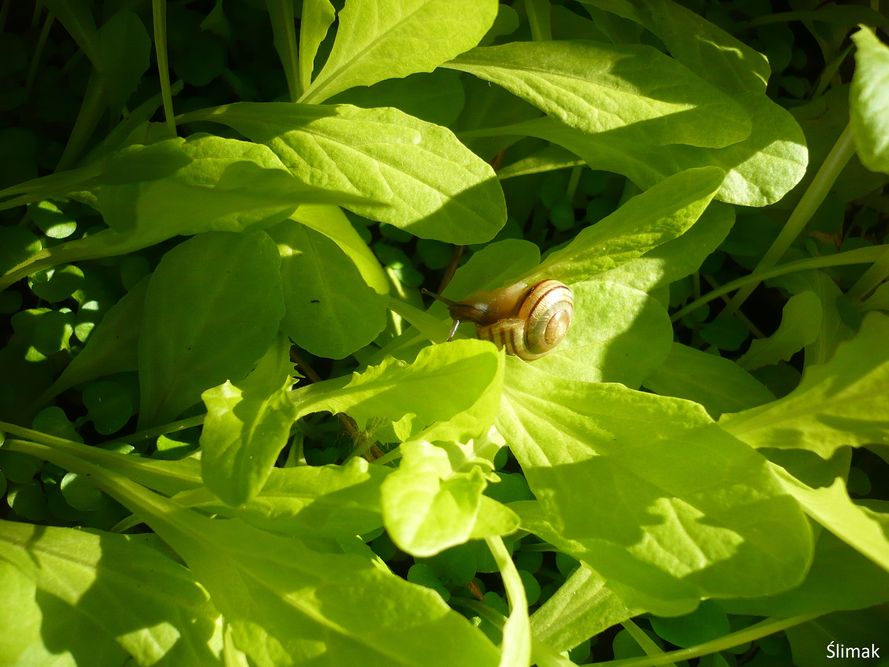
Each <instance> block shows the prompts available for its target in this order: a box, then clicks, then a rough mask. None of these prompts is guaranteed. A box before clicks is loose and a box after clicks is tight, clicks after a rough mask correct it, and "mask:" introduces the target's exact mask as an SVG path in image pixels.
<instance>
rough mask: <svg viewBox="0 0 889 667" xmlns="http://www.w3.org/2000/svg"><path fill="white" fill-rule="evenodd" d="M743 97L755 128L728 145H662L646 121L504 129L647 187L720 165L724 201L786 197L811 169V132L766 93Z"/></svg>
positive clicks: (757, 202)
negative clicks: (615, 127) (594, 130)
mask: <svg viewBox="0 0 889 667" xmlns="http://www.w3.org/2000/svg"><path fill="white" fill-rule="evenodd" d="M739 101H740V102H741V103H742V104H743V106H744V108H745V109H746V110H747V111H748V112H749V113H750V115H751V118H752V120H753V131H752V132H751V133H750V136H749V137H748V138H747V139H745V140H744V141H741V142H738V143H736V144H732V145H731V146H727V147H725V148H697V147H694V146H683V145H678V144H677V145H665V146H656V145H653V144H651V143H650V142H648V141H647V140H646V133H645V129H644V126H642V127H635V126H628V127H626V128H624V129H623V130H621V131H620V132H608V133H600V134H584V133H582V132H579V131H578V130H575V129H573V128H570V127H568V126H567V125H565V124H563V123H560V122H558V121H556V120H554V119H552V118H539V119H536V120H532V121H527V122H524V123H518V124H516V125H512V126H508V127H505V128H503V129H501V130H500V132H503V133H508V134H519V135H530V136H534V137H539V138H541V139H546V140H547V141H552V142H553V143H556V144H559V145H560V146H564V147H565V148H567V149H568V150H570V151H572V152H574V153H576V154H577V155H579V156H580V157H582V158H583V159H584V161H585V162H586V163H587V165H589V167H590V168H591V169H601V170H604V171H614V172H617V173H619V174H623V175H624V176H626V177H627V178H629V179H630V180H632V181H633V182H634V183H635V184H636V185H638V186H639V187H641V188H648V187H651V186H652V185H653V184H654V183H657V182H659V181H660V180H662V179H664V178H665V177H667V176H669V175H670V174H675V173H677V172H681V171H683V170H685V169H693V168H696V167H704V166H709V167H719V168H721V169H723V170H725V171H726V177H725V180H724V181H723V183H722V186H721V187H720V189H719V192H718V193H717V195H716V198H717V199H718V200H719V201H723V202H726V203H729V204H740V205H743V206H766V205H768V204H772V203H774V202H776V201H778V200H779V199H781V198H782V197H783V196H784V195H785V194H787V193H788V192H789V191H790V190H791V189H792V188H793V187H794V186H795V185H796V184H797V183H799V181H800V180H801V179H802V177H803V175H804V174H805V172H806V165H807V164H808V151H807V149H806V140H805V136H804V135H803V132H802V130H801V129H800V127H799V125H798V124H797V123H796V121H795V120H794V119H793V116H791V115H790V114H789V113H788V112H787V111H786V110H785V109H783V108H782V107H780V106H778V105H777V104H775V103H774V102H772V101H771V100H770V99H768V98H767V97H765V96H764V95H754V94H747V95H746V96H744V95H740V94H739Z"/></svg>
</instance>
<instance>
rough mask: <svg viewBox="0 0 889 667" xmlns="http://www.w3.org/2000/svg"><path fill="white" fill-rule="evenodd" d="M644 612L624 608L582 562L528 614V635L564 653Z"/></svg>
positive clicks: (619, 600)
mask: <svg viewBox="0 0 889 667" xmlns="http://www.w3.org/2000/svg"><path fill="white" fill-rule="evenodd" d="M643 611H644V609H643V608H641V607H636V608H632V607H627V605H626V604H624V602H623V601H622V600H621V599H620V598H619V597H618V596H617V595H616V594H615V593H614V591H612V590H611V589H610V588H608V586H607V584H606V583H605V580H604V579H603V578H602V577H600V576H599V575H598V574H597V573H596V572H595V571H594V570H592V569H590V567H589V566H587V565H586V564H584V563H581V564H580V567H578V568H577V569H576V570H574V572H572V573H571V574H570V575H569V576H568V578H567V579H566V580H565V583H563V584H562V585H561V586H559V588H558V590H556V592H555V593H553V596H552V597H551V598H549V599H548V600H547V601H546V602H544V603H543V605H541V607H540V608H539V609H538V610H537V611H535V612H534V613H533V614H532V615H531V632H532V633H533V635H534V639H535V640H538V641H541V642H545V643H546V644H549V645H550V646H551V647H552V648H554V649H555V650H556V651H567V650H568V649H570V648H573V647H575V646H577V645H578V644H579V643H581V642H582V641H584V640H586V639H589V638H590V637H595V636H596V635H598V634H599V633H600V632H603V631H605V630H607V629H608V628H610V627H611V626H613V625H617V624H618V623H621V622H622V621H626V620H627V619H629V618H632V617H633V616H638V615H639V614H641V613H642V612H643Z"/></svg>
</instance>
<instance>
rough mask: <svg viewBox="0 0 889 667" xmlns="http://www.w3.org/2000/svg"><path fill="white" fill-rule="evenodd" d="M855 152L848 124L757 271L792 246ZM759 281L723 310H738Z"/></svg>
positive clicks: (776, 259)
mask: <svg viewBox="0 0 889 667" xmlns="http://www.w3.org/2000/svg"><path fill="white" fill-rule="evenodd" d="M854 152H855V145H854V143H853V141H852V130H851V127H850V126H849V125H846V127H845V128H844V129H843V131H842V132H841V133H840V136H839V138H838V139H837V140H836V143H835V144H834V145H833V148H831V149H830V153H828V155H827V157H826V158H825V159H824V162H822V163H821V167H820V168H819V169H818V172H817V173H816V174H815V177H814V178H813V179H812V182H811V183H809V187H808V188H807V189H806V191H805V192H804V193H803V196H802V197H800V200H799V202H798V203H797V205H796V207H795V208H794V209H793V212H792V213H791V214H790V217H789V218H788V219H787V223H786V224H785V225H784V228H783V229H782V230H781V232H780V233H779V234H778V237H777V238H776V239H775V240H774V241H773V242H772V245H771V247H769V249H768V250H767V251H766V253H765V254H764V255H763V256H762V259H760V260H759V264H757V265H756V269H754V275H755V274H757V273H758V272H763V271H765V270H767V269H770V268H771V267H773V266H774V265H775V263H776V262H777V261H778V260H779V259H781V257H782V256H783V255H784V253H785V252H786V251H787V249H788V248H789V247H790V244H791V243H793V241H794V240H795V239H796V238H797V237H798V236H799V235H800V233H801V232H802V231H803V229H805V227H806V224H807V223H808V222H809V220H811V219H812V216H813V215H814V214H815V212H816V211H817V210H818V207H819V206H821V203H822V202H823V201H824V198H825V197H826V196H827V194H828V192H830V188H831V187H833V184H834V183H835V182H836V179H837V177H838V176H839V175H840V172H842V171H843V168H844V167H845V166H846V163H847V162H848V161H849V158H851V157H852V154H853V153H854ZM759 282H760V281H759V280H755V281H753V282H751V283H748V284H746V285H745V286H744V288H743V289H741V290H739V291H738V293H737V294H735V296H734V297H733V298H732V300H731V301H730V302H729V304H728V305H727V306H726V307H725V310H724V311H723V313H724V314H725V315H731V314H732V313H734V312H735V311H736V310H738V308H740V307H741V305H742V304H743V303H744V302H745V301H746V300H747V297H749V296H750V294H751V293H752V292H753V290H755V289H756V287H757V286H758V285H759Z"/></svg>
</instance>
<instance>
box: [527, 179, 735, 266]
mask: <svg viewBox="0 0 889 667" xmlns="http://www.w3.org/2000/svg"><path fill="white" fill-rule="evenodd" d="M723 176H724V174H723V172H722V171H720V170H719V169H714V168H708V167H705V168H701V169H690V170H688V171H685V172H681V173H678V174H676V175H675V176H673V177H671V178H668V179H666V180H664V181H662V182H661V183H659V184H657V185H655V186H653V187H652V188H650V189H649V190H646V191H645V192H643V193H642V194H640V195H637V196H636V197H633V198H632V199H630V200H629V201H627V202H626V203H625V204H624V205H623V206H621V207H620V208H619V209H618V210H617V211H615V212H614V213H612V214H611V215H609V216H608V217H607V218H605V219H603V220H600V221H599V222H597V223H596V224H595V225H592V226H590V227H587V228H585V229H583V230H581V232H580V233H579V234H577V236H575V237H574V238H573V239H572V240H571V241H570V242H569V243H568V244H567V245H566V246H565V247H563V248H561V249H560V250H557V251H555V252H553V253H552V254H550V255H549V256H548V257H547V258H546V259H545V260H544V261H543V263H541V264H540V266H538V267H537V269H535V270H534V271H533V272H531V273H530V274H529V276H528V279H529V280H535V279H544V278H556V279H558V280H561V281H563V282H565V283H573V282H578V281H581V280H588V279H589V278H591V277H592V276H594V275H596V274H597V273H602V272H604V271H609V270H611V269H614V268H616V267H618V266H620V265H621V264H623V263H625V262H628V261H629V260H631V259H635V258H637V257H640V256H642V255H644V254H645V253H646V252H648V251H649V250H651V249H652V248H656V247H657V246H659V245H661V244H663V243H665V242H667V241H670V240H672V239H674V238H677V237H678V236H680V235H681V234H683V233H684V232H685V231H686V230H687V229H688V228H689V227H691V226H692V225H693V224H694V223H695V221H696V220H697V219H698V217H699V216H700V215H701V214H702V213H703V211H704V209H706V208H707V204H709V203H710V200H711V198H712V197H713V195H714V194H715V192H716V190H717V189H718V188H719V184H720V183H721V182H722V179H723Z"/></svg>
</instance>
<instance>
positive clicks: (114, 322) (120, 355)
mask: <svg viewBox="0 0 889 667" xmlns="http://www.w3.org/2000/svg"><path fill="white" fill-rule="evenodd" d="M147 291H148V280H147V279H144V280H141V281H140V282H139V283H137V284H136V285H135V286H134V287H133V288H132V289H131V290H130V291H129V292H127V293H126V294H125V295H124V296H123V297H122V298H121V299H120V301H118V302H117V303H116V304H114V305H113V306H111V308H109V309H108V312H107V313H105V317H103V318H102V321H101V322H100V323H99V324H98V325H97V326H96V327H95V328H94V329H93V330H92V331H91V332H90V335H89V338H87V341H86V345H85V346H84V348H83V349H82V350H81V351H80V353H79V354H78V355H77V356H76V357H74V358H73V359H71V362H70V363H69V364H68V365H67V366H66V367H65V370H64V371H62V374H61V375H60V376H59V377H58V379H56V381H55V382H53V384H52V386H51V387H49V389H47V390H46V393H45V394H44V395H43V397H42V398H41V401H40V402H41V403H42V402H44V401H47V400H49V399H50V398H52V397H53V396H57V395H58V394H60V393H62V392H63V391H65V390H66V389H70V388H71V387H73V386H75V385H78V384H82V383H84V382H88V381H89V380H93V379H95V378H97V377H102V376H103V375H112V374H114V373H122V372H125V371H134V370H136V369H137V368H138V363H139V362H138V356H137V354H136V349H137V347H138V341H139V330H140V328H141V325H142V310H143V308H144V306H145V294H146V292H147Z"/></svg>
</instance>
